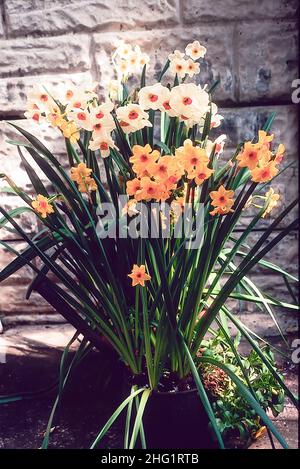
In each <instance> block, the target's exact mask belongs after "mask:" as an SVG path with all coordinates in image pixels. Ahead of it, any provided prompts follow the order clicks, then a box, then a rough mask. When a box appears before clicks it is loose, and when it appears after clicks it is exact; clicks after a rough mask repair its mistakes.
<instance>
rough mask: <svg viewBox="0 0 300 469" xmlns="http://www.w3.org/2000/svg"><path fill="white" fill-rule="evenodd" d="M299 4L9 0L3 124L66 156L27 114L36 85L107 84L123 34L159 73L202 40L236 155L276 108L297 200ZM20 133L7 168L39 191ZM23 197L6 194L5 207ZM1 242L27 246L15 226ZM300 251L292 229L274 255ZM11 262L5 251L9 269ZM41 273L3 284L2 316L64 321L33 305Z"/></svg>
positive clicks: (286, 196)
mask: <svg viewBox="0 0 300 469" xmlns="http://www.w3.org/2000/svg"><path fill="white" fill-rule="evenodd" d="M297 7H298V1H297V0H284V1H283V0H252V1H245V0H226V1H224V0H214V1H208V0H144V1H143V2H141V1H140V0H114V1H111V0H51V1H50V2H46V1H45V0H0V120H8V121H12V122H16V123H18V124H20V125H21V126H23V127H24V128H26V129H29V130H30V131H34V132H35V133H36V134H37V136H39V137H40V138H41V139H42V140H43V141H44V142H45V144H46V145H47V146H48V147H49V148H50V149H51V150H53V151H54V152H55V153H56V154H57V155H59V156H60V158H61V159H62V161H63V160H64V158H65V154H64V147H63V142H62V141H61V139H60V137H59V135H58V134H57V132H56V131H55V130H54V129H51V128H49V127H48V126H47V125H42V126H40V127H37V126H36V125H34V124H32V123H31V122H28V121H26V120H24V119H23V113H24V110H25V104H26V94H27V92H28V90H29V89H30V87H31V86H32V85H33V84H34V83H36V82H40V83H44V84H46V85H47V84H48V85H52V84H57V83H60V82H63V81H69V82H70V81H71V82H73V83H76V84H79V83H83V82H86V81H89V82H91V81H94V80H96V81H99V82H100V83H104V84H105V83H107V80H108V78H111V71H112V68H111V59H110V54H111V52H112V50H113V48H114V44H115V42H116V40H118V39H120V38H123V39H124V40H125V41H129V42H130V43H132V44H139V45H140V46H141V47H142V49H143V50H145V52H147V53H149V54H150V56H151V64H152V65H151V67H150V74H152V75H154V76H155V73H157V71H158V70H159V68H160V67H161V66H162V65H163V64H164V62H165V59H166V56H167V55H168V53H169V52H170V51H172V50H174V49H175V48H177V49H181V50H182V49H183V48H184V47H185V45H186V44H187V43H188V42H191V41H193V40H195V39H198V40H199V41H200V42H201V43H203V44H204V45H205V46H206V47H207V50H208V52H207V55H206V58H205V62H204V64H203V66H202V71H201V75H200V81H201V83H212V82H214V81H215V80H217V79H218V80H219V81H220V84H219V86H218V88H217V89H216V91H215V95H214V100H215V102H216V103H217V104H218V105H219V106H220V108H221V113H222V114H223V115H224V117H225V119H224V122H223V124H222V127H221V128H220V132H222V133H226V134H227V135H228V151H232V149H233V148H234V146H235V145H236V144H237V143H238V142H240V141H241V140H243V139H251V138H252V137H253V134H254V133H255V132H256V131H257V129H258V128H259V127H260V126H261V125H262V123H263V122H264V121H265V119H266V118H267V116H268V114H269V113H270V112H272V111H276V113H277V117H276V120H275V123H274V127H273V130H274V132H275V133H276V139H277V141H283V142H284V143H285V144H286V147H287V155H286V162H288V163H289V162H292V165H291V167H290V168H289V169H288V170H287V171H286V172H285V173H284V174H283V175H282V176H280V177H279V178H278V179H277V180H276V183H275V182H274V186H276V187H277V188H278V190H279V191H280V193H281V195H282V199H283V203H284V204H285V205H286V204H288V203H289V202H290V201H291V200H292V199H293V198H294V197H295V194H296V192H297V181H298V173H297V171H298V170H297V161H298V108H297V105H296V104H294V103H293V102H292V99H291V95H292V91H293V88H292V86H293V80H295V79H296V78H298V54H299V53H298V23H297ZM14 135H15V133H14V132H13V130H12V128H10V127H9V126H8V125H4V124H2V125H1V124H0V172H4V173H8V174H11V175H12V176H13V178H14V180H15V181H16V182H17V183H18V184H22V185H23V186H27V188H28V190H30V184H29V181H28V179H27V177H26V174H25V171H24V169H23V168H22V165H21V163H20V160H19V157H18V154H17V151H16V148H14V147H12V146H11V145H9V144H8V143H7V142H6V140H7V139H8V138H12V137H13V136H14ZM19 203H20V202H19V201H18V200H16V198H14V197H11V196H9V195H7V194H4V193H2V194H1V193H0V204H1V205H3V206H4V207H5V208H10V207H15V206H18V204H19ZM22 222H23V227H24V229H26V230H27V232H28V233H34V231H35V229H36V221H35V220H34V219H32V217H28V216H25V215H24V216H23V217H22ZM245 223H247V219H245ZM268 223H270V221H267V222H265V224H264V225H262V226H265V225H266V224H268ZM254 235H256V234H254ZM0 238H1V239H8V238H9V239H10V240H11V239H12V238H13V239H14V240H13V243H14V244H15V245H16V247H18V246H19V245H20V240H19V239H17V238H16V237H15V236H14V235H10V234H8V233H7V232H1V231H0ZM296 254H297V234H296V233H291V235H290V236H289V237H288V238H287V239H286V240H285V241H284V242H283V243H282V244H281V246H280V247H278V248H275V249H274V250H273V251H272V252H271V253H270V255H269V257H270V259H271V260H276V261H278V262H279V263H280V264H281V265H282V267H284V268H287V269H288V270H289V271H290V272H292V273H295V272H296V271H297V265H296ZM10 258H11V254H9V253H8V252H7V251H5V250H4V249H3V248H0V269H1V268H3V266H4V265H6V263H7V262H8V260H9V259H10ZM253 276H254V277H257V279H258V281H259V283H260V282H262V281H263V285H264V288H265V290H266V291H268V292H272V291H274V290H276V291H278V285H281V289H282V281H281V279H280V278H279V277H278V276H277V275H270V274H268V276H266V274H265V272H263V271H260V272H254V273H253ZM31 279H32V273H31V272H30V270H29V269H24V270H23V271H22V273H20V274H18V275H16V276H14V277H12V278H11V279H10V280H8V281H7V282H6V283H5V284H4V285H1V286H0V316H1V315H4V316H5V321H6V322H7V324H9V323H13V322H15V321H19V322H20V321H25V322H29V321H36V320H37V321H43V320H45V321H48V320H49V317H51V318H52V319H51V320H58V321H59V320H60V318H59V316H57V315H53V316H49V314H50V313H51V308H49V307H48V306H47V305H46V304H45V303H43V301H41V299H40V298H38V297H37V296H34V295H33V296H32V298H31V299H30V301H28V302H25V301H24V295H25V292H26V288H27V285H28V283H29V282H30V280H31ZM282 295H283V296H285V295H286V293H285V291H283V292H282ZM248 309H249V311H246V312H245V313H244V314H246V315H249V317H250V322H251V321H252V322H253V321H256V322H257V323H259V324H260V325H261V328H262V331H266V333H270V334H271V333H273V332H274V329H273V328H272V326H271V324H270V322H269V320H268V318H267V317H264V318H265V320H264V321H262V316H261V315H260V314H261V313H257V312H255V311H254V312H253V311H252V308H251V305H249V308H248ZM278 314H279V321H280V322H281V323H282V325H283V327H286V328H288V329H293V328H294V327H295V320H294V318H293V317H290V316H288V317H286V315H285V316H283V315H281V313H280V311H279V312H278ZM275 332H276V331H275ZM275 332H274V333H275Z"/></svg>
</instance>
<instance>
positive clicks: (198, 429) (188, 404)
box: [143, 390, 218, 449]
mask: <svg viewBox="0 0 300 469" xmlns="http://www.w3.org/2000/svg"><path fill="white" fill-rule="evenodd" d="M143 424H144V430H145V437H146V443H147V448H150V449H212V448H214V449H215V448H218V445H217V443H216V441H215V438H214V436H213V433H212V430H211V429H210V427H209V418H208V416H207V414H206V412H205V409H204V407H203V405H202V403H201V400H200V398H199V395H198V393H197V391H196V390H189V391H180V392H156V391H154V392H153V393H152V394H151V396H150V398H149V400H148V402H147V405H146V408H145V412H144V417H143Z"/></svg>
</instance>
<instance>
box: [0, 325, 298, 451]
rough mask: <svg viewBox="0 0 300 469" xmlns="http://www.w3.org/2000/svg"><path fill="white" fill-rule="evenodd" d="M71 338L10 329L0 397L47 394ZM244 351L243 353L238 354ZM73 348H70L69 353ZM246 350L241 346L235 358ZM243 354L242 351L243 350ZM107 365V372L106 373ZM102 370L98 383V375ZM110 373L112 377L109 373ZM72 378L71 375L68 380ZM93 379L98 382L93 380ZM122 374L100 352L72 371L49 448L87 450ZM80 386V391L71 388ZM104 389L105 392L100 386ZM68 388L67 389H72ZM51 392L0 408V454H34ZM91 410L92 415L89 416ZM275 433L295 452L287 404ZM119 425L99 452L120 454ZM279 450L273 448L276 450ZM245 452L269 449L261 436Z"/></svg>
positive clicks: (56, 328) (293, 418)
mask: <svg viewBox="0 0 300 469" xmlns="http://www.w3.org/2000/svg"><path fill="white" fill-rule="evenodd" d="M73 335H74V329H73V328H72V327H71V326H69V325H63V324H59V325H51V326H46V325H35V326H30V327H26V326H22V327H14V328H12V329H9V330H6V331H5V332H4V334H3V335H2V336H0V363H2V365H1V366H0V376H1V380H0V393H1V394H2V395H3V394H11V393H15V392H16V391H17V390H19V389H22V390H23V391H33V390H40V389H44V388H48V387H49V386H50V385H51V384H52V383H54V382H55V381H56V379H57V376H58V369H59V362H60V359H61V354H62V351H63V350H64V348H65V346H66V344H67V343H68V341H69V340H70V339H71V338H72V336H73ZM271 343H272V344H273V345H274V346H275V347H276V348H278V349H280V350H282V351H284V352H285V351H286V350H285V348H284V347H283V346H282V340H278V339H271ZM244 349H245V350H244ZM75 350H76V344H73V345H72V347H71V353H72V352H74V351H75ZM246 350H247V348H246V347H245V346H244V344H241V352H242V353H243V352H244V351H245V352H246ZM247 352H248V350H247ZM276 360H277V362H278V365H279V366H280V373H281V374H282V375H283V376H284V379H285V383H286V384H287V386H288V387H289V389H291V391H292V392H293V393H295V395H297V394H298V380H297V373H296V369H295V367H294V369H293V368H292V367H291V366H288V363H287V361H286V360H285V359H283V357H282V356H281V355H279V354H276ZM112 363H113V365H114V366H113V367H112ZM103 369H105V377H106V378H107V377H109V378H110V379H109V380H104V379H102V375H99V370H103ZM112 371H113V373H112ZM72 376H73V375H72ZM95 376H98V378H99V379H95ZM122 376H123V373H122V368H121V365H120V363H118V362H117V360H116V361H112V357H111V356H110V355H109V354H108V351H107V352H106V351H105V350H103V351H101V352H96V351H93V352H91V355H88V357H87V358H86V359H85V360H84V362H83V363H82V364H79V366H78V367H76V369H75V370H74V376H73V380H72V381H71V383H70V384H71V385H70V386H68V387H67V388H66V390H65V399H64V400H63V401H62V405H61V407H60V412H59V415H58V416H57V417H56V420H55V424H54V428H53V431H52V432H51V436H50V448H53V449H54V448H57V449H59V448H60V449H62V448H65V449H66V448H72V449H75V448H78V449H79V448H80V449H83V448H89V447H90V445H91V443H92V441H93V440H94V439H95V437H96V435H97V434H98V433H99V427H100V428H101V427H102V425H104V424H105V422H106V420H107V419H108V418H109V416H110V415H111V413H112V412H113V410H114V409H115V407H116V406H117V405H118V404H119V403H120V399H121V397H120V391H121V389H123V388H124V384H123V387H122V382H121V379H122ZM77 383H80V386H76V384H77ZM103 383H106V386H104V385H103ZM72 384H73V385H72ZM55 392H56V390H55V391H53V392H50V393H48V394H46V395H44V396H43V397H42V398H40V399H29V400H23V401H21V402H15V403H10V404H8V405H3V407H2V408H1V421H0V434H1V436H0V448H3V449H4V448H7V449H9V448H10V449H11V448H15V449H16V448H24V449H28V448H38V447H40V446H41V442H42V435H43V434H44V432H45V428H46V426H47V421H48V419H49V415H50V412H51V408H52V406H53V401H54V399H55V397H56V396H55ZM91 409H92V411H91ZM269 416H270V418H271V419H272V420H274V424H275V426H276V428H278V429H279V430H280V433H281V434H282V436H283V437H284V438H285V440H286V441H287V442H288V444H289V446H290V447H291V448H297V447H298V426H297V420H298V412H297V409H296V408H295V407H294V406H292V405H291V403H290V402H289V400H288V399H286V402H285V408H284V411H283V412H282V413H281V414H280V415H279V416H278V417H277V418H274V417H273V416H272V415H269ZM123 430H124V425H123V423H122V422H120V423H119V424H117V425H114V426H113V427H112V429H111V430H110V431H109V432H108V434H107V435H106V436H105V437H104V440H103V443H102V445H101V448H106V449H112V448H122V443H123V437H122V435H123ZM277 446H278V447H280V446H279V445H278V444H277V442H276V447H277ZM250 448H251V449H257V448H259V449H269V448H270V442H269V439H268V436H267V434H266V433H265V434H264V435H263V437H261V438H259V439H258V440H256V441H255V442H254V443H253V444H252V445H251V447H250Z"/></svg>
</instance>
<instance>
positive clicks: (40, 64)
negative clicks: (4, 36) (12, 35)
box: [0, 34, 91, 77]
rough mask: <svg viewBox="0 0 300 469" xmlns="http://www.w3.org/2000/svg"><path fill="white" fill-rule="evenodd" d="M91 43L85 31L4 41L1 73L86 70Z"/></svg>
mask: <svg viewBox="0 0 300 469" xmlns="http://www.w3.org/2000/svg"><path fill="white" fill-rule="evenodd" d="M89 47H90V38H89V37H88V36H85V35H82V34H79V35H76V36H74V35H71V34H68V35H66V36H64V37H59V36H58V37H52V38H51V41H49V39H48V38H39V39H37V38H32V37H28V38H23V39H22V40H21V41H20V40H18V39H13V40H9V41H1V42H0V49H1V65H0V77H11V76H24V75H37V74H40V75H45V74H46V73H47V72H50V73H53V74H57V73H66V72H68V73H74V72H84V71H86V70H89V69H90V67H91V59H90V56H89Z"/></svg>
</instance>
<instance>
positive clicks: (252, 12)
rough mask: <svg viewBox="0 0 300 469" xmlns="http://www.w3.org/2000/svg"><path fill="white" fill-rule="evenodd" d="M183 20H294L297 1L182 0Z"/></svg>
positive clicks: (195, 21)
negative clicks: (208, 0) (210, 0)
mask: <svg viewBox="0 0 300 469" xmlns="http://www.w3.org/2000/svg"><path fill="white" fill-rule="evenodd" d="M182 5H183V7H182V8H183V18H184V21H186V22H187V23H197V22H199V21H208V22H213V21H228V20H241V19H250V18H251V19H256V20H261V19H265V18H274V19H277V18H294V17H295V16H296V12H297V6H298V2H297V0H287V1H282V0H253V1H251V2H249V1H245V0H226V2H224V1H223V0H214V1H213V2H207V1H206V0H183V2H182Z"/></svg>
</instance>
